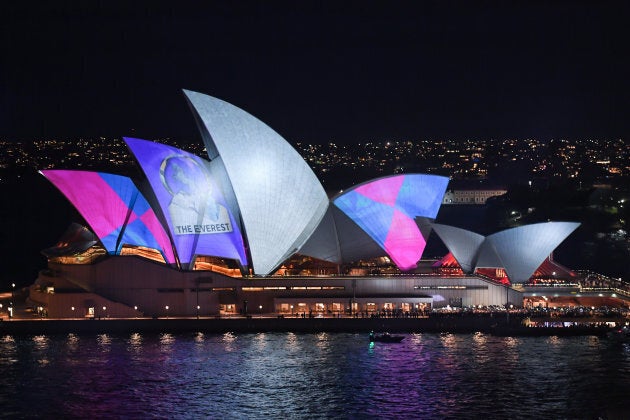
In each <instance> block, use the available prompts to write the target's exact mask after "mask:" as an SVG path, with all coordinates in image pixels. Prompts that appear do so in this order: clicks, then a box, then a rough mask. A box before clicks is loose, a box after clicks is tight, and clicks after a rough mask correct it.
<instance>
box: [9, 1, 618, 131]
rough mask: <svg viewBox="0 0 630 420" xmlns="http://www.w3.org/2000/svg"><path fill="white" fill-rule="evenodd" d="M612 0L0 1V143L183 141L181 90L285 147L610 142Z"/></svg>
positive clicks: (614, 64) (614, 85)
mask: <svg viewBox="0 0 630 420" xmlns="http://www.w3.org/2000/svg"><path fill="white" fill-rule="evenodd" d="M629 10H630V7H629V6H628V2H621V1H618V2H617V1H588V2H579V1H572V2H569V1H526V2H518V1H498V2H489V1H462V2H452V1H436V2H432V1H426V2H425V1H413V2H403V1H384V2H371V1H357V2H353V1H324V2H306V1H287V2H281V1H260V2H249V1H248V2H242V1H235V2H231V1H226V2H175V1H146V2H136V1H128V2H114V1H76V2H66V1H47V2H17V1H15V2H13V1H11V2H3V3H2V6H0V19H1V20H2V25H1V27H0V31H1V32H0V33H1V43H0V48H1V52H2V54H1V55H0V86H1V102H0V105H1V107H2V109H1V110H0V139H3V140H22V141H28V140H31V139H34V138H53V137H70V138H74V137H79V136H88V137H95V136H99V135H104V136H116V137H121V136H123V135H134V136H137V137H142V138H150V139H157V138H164V137H172V138H175V139H178V140H183V141H193V142H198V141H199V136H198V134H197V132H196V128H195V124H194V121H193V119H192V116H191V113H190V111H189V109H188V106H187V104H186V101H185V100H184V97H183V95H182V93H181V89H182V88H186V89H191V90H197V91H200V92H203V93H207V94H209V95H212V96H216V97H219V98H221V99H224V100H226V101H228V102H230V103H233V104H234V105H237V106H239V107H241V108H243V109H245V110H246V111H248V112H249V113H251V114H253V115H255V116H256V117H258V118H260V119H261V120H263V121H264V122H266V123H267V124H269V125H270V126H271V127H272V128H274V129H275V130H276V131H278V132H279V133H280V134H281V135H282V136H283V137H285V138H286V139H287V140H289V141H291V142H296V141H307V142H328V141H334V142H337V143H352V142H362V141H368V140H378V141H383V140H417V139H438V138H439V139H453V140H457V139H466V138H483V139H489V138H528V137H536V138H539V139H551V138H560V137H564V138H572V139H582V138H590V137H597V138H627V137H628V134H629V133H630V118H628V109H630V107H629V105H630V100H629V97H630V95H629V93H630V82H629V81H628V80H629V79H630V64H629V61H630V59H629V58H628V56H629V52H630V51H629V48H628V45H629V40H630V24H629V23H628V22H630V19H629V18H630V14H629V13H628V11H629Z"/></svg>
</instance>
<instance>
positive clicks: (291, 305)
mask: <svg viewBox="0 0 630 420" xmlns="http://www.w3.org/2000/svg"><path fill="white" fill-rule="evenodd" d="M291 316H293V305H291Z"/></svg>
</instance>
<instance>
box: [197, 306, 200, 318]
mask: <svg viewBox="0 0 630 420" xmlns="http://www.w3.org/2000/svg"><path fill="white" fill-rule="evenodd" d="M199 308H201V306H199V305H197V319H199Z"/></svg>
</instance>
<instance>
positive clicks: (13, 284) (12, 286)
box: [11, 283, 15, 305]
mask: <svg viewBox="0 0 630 420" xmlns="http://www.w3.org/2000/svg"><path fill="white" fill-rule="evenodd" d="M14 299H15V283H11V305H13V300H14Z"/></svg>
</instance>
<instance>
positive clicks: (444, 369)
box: [0, 333, 630, 419]
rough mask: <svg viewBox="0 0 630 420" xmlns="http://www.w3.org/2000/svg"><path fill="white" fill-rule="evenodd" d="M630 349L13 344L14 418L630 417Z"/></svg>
mask: <svg viewBox="0 0 630 420" xmlns="http://www.w3.org/2000/svg"><path fill="white" fill-rule="evenodd" d="M628 406H630V348H629V347H628V346H627V345H622V344H614V343H610V342H609V341H608V340H606V339H598V338H595V337H573V338H557V337H550V338H504V337H493V336H489V335H484V334H479V333H478V334H462V335H453V334H410V335H408V336H407V337H406V338H405V340H403V342H402V343H401V344H382V343H376V345H372V346H370V345H369V344H368V342H367V336H366V335H365V334H329V333H321V334H293V333H272V334H270V333H260V334H225V335H203V334H181V335H171V334H162V335H156V334H152V335H146V334H129V335H116V336H112V335H95V336H77V335H72V334H69V335H64V336H35V337H11V336H5V337H0V417H2V418H25V417H26V418H28V417H40V418H41V417H43V418H90V419H98V418H169V419H170V418H189V419H199V418H366V417H367V418H480V417H486V418H498V419H507V418H543V417H546V418H624V417H625V418H628V417H630V411H629V410H630V409H629V408H627V407H628Z"/></svg>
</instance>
